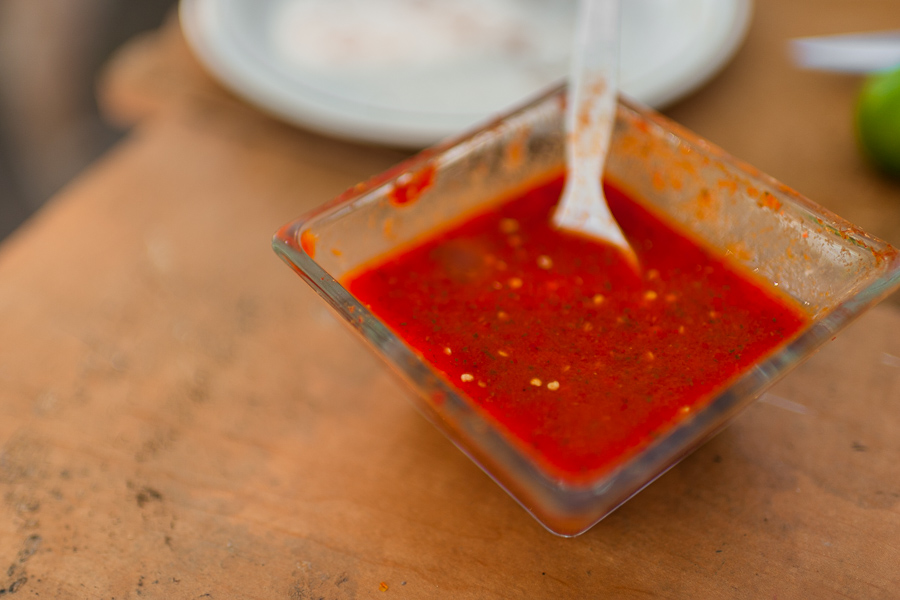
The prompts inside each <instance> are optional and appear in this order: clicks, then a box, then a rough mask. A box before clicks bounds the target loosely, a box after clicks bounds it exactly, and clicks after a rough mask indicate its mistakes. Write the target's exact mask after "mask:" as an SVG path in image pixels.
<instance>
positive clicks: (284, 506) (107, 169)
mask: <svg viewBox="0 0 900 600" xmlns="http://www.w3.org/2000/svg"><path fill="white" fill-rule="evenodd" d="M895 13H896V11H895V6H894V4H893V3H892V2H890V1H880V2H879V1H876V0H868V1H865V2H863V1H855V2H854V1H850V0H844V1H837V0H819V1H818V2H815V3H812V2H802V1H800V0H794V1H791V2H787V1H784V0H759V1H758V2H757V9H756V14H755V17H754V22H753V26H752V30H751V32H750V36H749V38H748V40H747V43H746V45H745V47H744V48H743V49H742V50H741V52H740V53H739V54H738V56H737V58H736V59H735V61H734V63H733V64H732V65H731V66H730V67H729V68H728V69H726V71H725V72H723V73H722V74H721V76H720V77H719V78H717V79H716V80H715V81H714V82H712V83H711V84H710V85H709V86H708V87H706V88H705V89H704V90H702V91H700V92H699V93H697V94H696V95H694V96H693V97H691V98H689V99H687V100H685V101H683V102H682V103H681V104H680V105H678V106H676V107H673V108H671V109H670V110H669V111H668V112H669V114H671V115H672V116H673V117H675V118H676V119H678V120H680V121H682V122H683V123H685V124H687V125H688V126H690V127H692V128H694V129H696V130H698V131H699V132H700V133H702V134H705V135H708V136H709V137H710V138H712V139H713V141H716V142H718V143H720V144H721V145H723V146H724V147H726V148H728V149H729V150H730V151H732V152H733V153H734V154H736V155H737V156H739V157H741V158H744V159H747V160H749V161H750V162H752V163H755V164H757V165H758V166H760V167H762V168H763V169H764V170H767V171H770V172H771V173H773V174H774V175H776V176H778V177H780V178H781V179H783V180H784V181H785V182H786V183H788V184H790V185H793V186H795V187H797V188H798V189H800V190H801V191H804V192H805V193H807V194H808V195H810V196H811V197H813V198H815V199H816V200H818V201H820V202H821V203H823V204H826V205H828V206H829V207H831V208H832V209H834V210H836V211H837V212H839V213H841V214H843V215H844V216H846V217H848V218H850V219H851V220H853V221H855V222H857V223H858V224H859V225H861V226H863V227H864V228H866V229H870V230H871V231H873V232H874V233H876V234H879V235H880V236H882V237H884V238H887V239H889V240H891V241H893V242H894V243H900V203H898V190H900V187H898V184H897V183H896V182H892V181H888V180H886V179H883V178H881V177H879V176H878V175H877V174H875V173H874V172H872V171H871V170H870V169H869V168H868V167H866V165H865V164H864V163H863V162H862V161H861V160H860V159H859V158H858V155H857V153H856V151H855V149H854V148H853V144H852V131H851V128H850V124H849V115H850V107H851V105H852V100H853V95H854V93H855V89H856V87H857V85H858V81H857V80H855V79H852V78H847V77H839V76H833V75H824V74H811V73H800V72H797V71H794V70H793V69H792V68H791V67H790V65H789V63H788V60H787V57H786V55H785V53H784V43H785V41H786V39H787V38H788V37H791V36H795V35H806V34H815V33H833V32H839V31H848V30H853V29H878V28H884V27H887V26H890V25H891V23H889V22H888V21H889V18H893V19H895V20H896V19H897V18H898V17H897V15H896V14H895ZM892 25H893V26H896V25H897V23H896V22H895V23H893V24H892ZM100 89H101V100H102V102H103V105H104V107H105V111H106V112H107V114H109V115H111V116H112V117H114V118H117V119H119V120H120V121H123V122H128V123H133V124H134V130H133V133H132V134H131V135H130V137H129V139H128V140H127V141H125V142H124V143H123V144H121V145H120V146H119V147H118V148H116V149H115V150H114V151H113V152H112V153H111V154H110V155H108V156H107V157H105V158H104V159H103V160H101V161H100V162H99V163H98V164H96V165H95V166H93V167H92V168H91V169H89V170H88V171H87V172H86V173H84V174H83V176H82V177H81V178H80V179H78V180H77V181H75V182H74V183H73V184H71V185H70V186H69V187H68V188H67V189H66V190H64V191H63V192H62V193H61V194H60V195H59V196H58V197H56V198H55V199H54V200H53V201H52V202H50V204H49V205H48V206H47V207H46V208H45V209H44V210H43V211H42V212H41V213H40V214H38V215H37V216H36V217H35V218H34V219H32V221H30V222H29V223H28V224H27V225H26V226H25V227H24V228H22V229H21V230H20V231H19V232H17V234H15V235H14V236H13V237H12V238H10V239H8V240H7V241H6V242H5V243H4V245H3V246H2V248H0V339H2V340H3V343H2V345H0V589H2V590H5V592H6V594H9V595H12V594H14V593H17V594H21V595H22V596H23V597H32V596H38V595H39V596H40V597H44V598H48V597H51V598H116V599H117V600H121V599H123V598H138V597H146V598H267V599H268V598H294V599H313V598H325V599H330V598H353V597H377V598H391V597H396V598H426V597H435V596H441V597H460V598H506V597H516V598H536V597H547V598H584V597H609V598H649V597H658V598H684V597H695V598H706V597H710V598H778V599H784V598H832V597H841V598H844V597H854V598H896V597H898V594H900V474H898V464H900V335H898V331H900V311H898V310H897V308H896V307H895V306H893V305H892V304H891V303H886V304H884V305H882V306H881V307H879V308H877V309H875V310H873V311H871V312H870V313H868V314H867V315H866V316H864V317H863V318H862V319H860V320H859V321H858V322H857V323H856V324H854V325H853V326H852V327H851V328H849V329H848V330H847V331H846V332H845V333H843V334H842V335H841V336H839V337H838V339H837V340H835V341H834V342H833V343H832V344H830V345H829V346H827V347H826V348H825V349H824V350H822V351H821V352H820V353H819V354H818V355H816V356H815V357H813V358H812V359H811V360H810V361H808V362H807V363H806V364H805V365H803V366H802V367H800V368H799V369H798V370H797V371H795V372H794V373H793V374H792V375H791V376H789V377H788V378H787V379H785V380H784V381H783V382H782V383H781V384H779V385H778V386H777V387H776V388H775V389H774V390H772V392H771V393H770V394H769V395H767V396H765V397H764V399H763V401H762V402H759V403H757V404H755V405H754V406H753V407H751V408H750V409H749V410H748V411H746V412H745V413H744V414H743V415H742V416H741V417H740V418H739V419H738V420H737V421H736V422H735V423H734V424H733V425H732V426H731V427H730V428H728V429H727V430H726V431H725V432H724V433H722V434H721V435H719V436H718V437H717V438H715V439H714V440H713V441H711V442H710V443H708V444H707V445H705V446H704V447H703V448H702V449H700V450H699V451H698V452H696V453H695V454H693V455H692V456H691V457H689V458H688V459H687V460H685V461H683V462H682V463H681V464H680V465H678V466H677V467H676V468H674V469H672V470H671V471H670V472H669V473H668V474H666V475H665V476H664V477H662V478H661V479H660V480H659V481H657V482H656V483H654V484H653V485H652V486H650V487H649V488H648V489H646V490H645V491H644V492H642V493H641V494H639V495H638V496H637V497H635V498H634V499H633V500H632V501H630V502H629V503H627V504H626V505H625V506H624V507H622V508H621V509H620V510H618V511H617V512H615V513H614V514H613V515H611V516H610V517H609V518H607V519H606V520H604V521H603V522H601V523H600V524H599V525H598V526H596V527H595V528H593V529H592V530H591V531H589V532H588V533H586V534H585V535H583V536H581V537H578V538H575V539H562V538H558V537H554V536H552V535H550V534H549V533H547V532H546V531H544V530H543V529H542V528H541V527H540V526H539V525H538V524H537V523H536V522H534V521H533V520H532V519H531V518H530V517H529V516H527V515H526V514H525V512H524V511H522V510H521V509H520V508H519V507H518V506H517V505H516V504H515V503H514V502H513V501H512V500H511V499H510V498H509V497H507V496H506V495H505V494H504V493H503V492H502V491H501V490H500V489H499V488H498V487H497V486H496V485H495V484H494V483H492V482H491V481H490V480H489V479H488V478H487V477H486V476H485V475H484V474H482V473H481V472H480V471H479V470H478V469H477V468H476V467H475V466H474V465H473V464H472V463H470V462H469V461H468V460H467V459H466V458H464V457H463V456H462V454H461V453H459V452H458V451H457V450H456V449H454V448H453V447H452V446H451V445H450V443H449V442H447V441H446V440H445V439H444V438H443V437H442V436H441V435H439V434H438V433H437V432H436V431H435V430H434V429H433V428H432V427H431V426H430V425H429V424H427V423H426V422H425V421H424V419H422V418H421V417H420V416H419V415H418V414H417V413H416V412H415V411H414V410H413V408H412V407H411V405H410V404H409V403H408V402H407V400H406V399H405V397H404V395H405V392H404V391H403V390H401V389H400V388H399V387H398V386H397V385H396V384H395V382H394V381H393V379H392V378H391V376H390V375H389V374H388V373H387V372H386V371H385V369H384V368H382V366H381V365H380V364H378V363H377V362H376V361H375V359H374V358H372V357H370V356H369V354H368V353H367V352H366V351H365V350H364V348H363V347H362V345H361V344H360V343H359V342H358V341H357V340H356V339H355V338H354V337H353V336H352V335H351V334H350V333H349V332H346V331H345V330H344V329H343V328H342V327H341V326H340V325H339V324H338V323H337V322H336V320H335V319H333V318H332V317H331V316H330V314H329V313H328V312H327V311H326V309H325V308H324V306H323V305H322V303H320V302H319V301H318V300H317V298H316V297H315V296H314V295H313V293H312V292H311V291H310V290H308V289H307V288H306V286H305V285H303V284H302V283H301V282H300V281H299V279H298V278H297V277H296V276H295V275H294V274H293V273H291V272H290V270H288V269H287V268H286V267H285V266H284V265H283V264H281V262H280V261H279V260H278V259H277V258H276V257H275V255H274V254H273V253H272V251H271V249H270V247H269V240H270V236H271V234H272V233H273V232H274V230H275V229H276V228H277V227H278V226H279V225H281V224H283V223H284V222H286V221H288V220H290V219H292V218H293V217H295V216H297V215H299V214H300V213H301V212H303V211H304V210H306V209H309V208H310V207H313V206H315V205H317V204H319V203H321V202H323V201H325V200H327V199H328V198H330V197H332V196H334V195H335V194H337V193H338V192H340V191H341V190H342V189H344V188H345V187H348V186H350V185H352V184H353V183H355V182H357V181H359V180H361V179H363V178H365V177H367V176H369V175H371V174H374V173H376V172H378V171H380V170H382V169H384V168H385V167H387V166H389V165H391V164H393V163H394V162H396V161H397V160H398V159H400V158H402V157H403V156H404V155H403V154H402V153H400V152H396V151H390V150H385V149H378V148H371V147H363V146H356V145H352V144H347V143H343V142H339V141H333V140H329V139H325V138H322V137H318V136H316V135H313V134H310V133H305V132H302V131H299V130H297V129H294V128H291V127H289V126H286V125H283V124H280V123H278V122H276V121H274V120H272V119H270V118H268V117H266V116H263V115H262V114H260V113H258V112H257V111H256V110H254V109H253V108H250V107H248V106H246V105H244V104H242V103H241V102H239V101H238V100H236V99H235V98H233V97H232V96H230V95H229V94H227V93H226V92H224V91H223V90H222V89H220V88H219V87H218V86H217V85H216V84H215V83H213V82H212V81H211V80H210V79H209V78H208V77H207V76H206V75H204V74H203V72H202V70H201V69H200V68H199V67H198V65H197V64H196V63H195V62H194V60H193V59H192V57H191V55H190V54H189V52H188V50H187V49H186V47H185V45H184V42H183V40H182V38H181V36H180V32H179V30H178V28H177V25H176V24H175V23H174V22H173V23H170V24H169V25H168V26H167V27H165V28H164V29H163V30H161V31H160V32H159V33H156V34H153V35H150V36H148V37H146V38H143V39H139V40H135V41H133V42H132V43H130V44H129V45H128V46H127V47H126V48H125V49H124V50H122V51H121V52H120V54H119V55H118V57H117V58H116V60H115V61H114V62H113V63H112V64H111V65H110V67H109V70H108V73H107V76H106V77H105V79H104V81H103V82H102V83H101V86H100ZM2 594H3V592H0V595H2Z"/></svg>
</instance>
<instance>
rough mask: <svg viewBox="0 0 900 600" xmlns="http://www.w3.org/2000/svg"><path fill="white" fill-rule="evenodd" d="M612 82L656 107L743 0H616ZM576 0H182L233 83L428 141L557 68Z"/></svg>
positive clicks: (740, 25) (254, 93) (713, 51)
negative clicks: (617, 58)
mask: <svg viewBox="0 0 900 600" xmlns="http://www.w3.org/2000/svg"><path fill="white" fill-rule="evenodd" d="M622 5H623V8H622V48H621V85H622V89H623V91H624V92H625V93H626V94H628V95H630V96H631V97H633V98H636V99H637V100H639V101H641V102H644V103H646V104H649V105H650V106H654V107H656V108H660V107H662V106H664V105H666V104H668V103H670V102H672V101H673V100H676V99H677V98H680V97H682V96H683V95H685V94H687V93H688V92H690V91H692V90H694V89H695V88H696V87H698V86H699V85H701V84H702V83H704V82H705V81H706V80H707V79H709V78H710V77H712V75H714V74H715V73H716V72H717V71H718V70H719V69H720V68H721V67H722V66H724V65H725V63H726V62H727V61H728V60H729V59H730V58H731V56H732V55H733V54H734V52H735V51H736V50H737V48H738V46H739V45H740V43H741V41H742V40H743V37H744V33H745V32H746V28H747V25H748V22H749V17H750V9H751V6H750V5H751V0H625V1H624V2H623V3H622ZM574 13H575V2H574V1H573V0H181V6H180V16H181V23H182V27H183V29H184V32H185V36H186V37H187V40H188V42H189V44H190V46H191V48H192V49H193V50H194V52H195V53H196V54H197V56H198V57H199V59H200V60H201V61H202V62H203V63H204V64H205V65H206V67H207V68H208V69H209V70H210V71H211V72H212V73H213V74H214V75H215V76H216V77H218V78H219V79H220V80H221V81H222V82H223V83H224V84H225V85H227V86H228V87H230V88H231V89H232V90H233V91H235V92H236V93H237V94H239V95H241V96H243V97H244V98H245V99H247V100H249V101H250V102H252V103H255V104H256V105H258V106H260V107H261V108H263V109H265V110H267V111H269V112H271V113H273V114H275V115H277V116H279V117H281V118H283V119H285V120H287V121H289V122H291V123H295V124H297V125H300V126H303V127H306V128H308V129H312V130H316V131H319V132H322V133H325V134H329V135H335V136H338V137H343V138H348V139H354V140H359V141H366V142H375V143H381V144H388V145H394V146H404V147H423V146H427V145H430V144H432V143H434V142H436V141H438V140H440V139H442V138H444V137H446V136H448V135H452V134H456V133H459V132H461V131H463V130H465V129H468V128H469V127H471V126H472V125H474V124H476V123H478V122H480V121H482V120H484V119H485V118H488V117H490V116H491V115H494V114H496V113H498V112H501V111H503V110H505V109H507V108H509V107H510V106H512V105H514V104H518V103H520V102H521V101H522V100H523V99H524V98H526V97H529V96H532V95H534V94H535V93H536V92H538V91H539V90H542V89H545V88H547V87H548V86H550V85H553V84H555V83H557V82H559V81H560V80H561V79H562V78H563V77H564V76H565V74H566V71H567V68H568V67H567V63H568V55H569V46H570V38H571V30H572V27H573V20H574Z"/></svg>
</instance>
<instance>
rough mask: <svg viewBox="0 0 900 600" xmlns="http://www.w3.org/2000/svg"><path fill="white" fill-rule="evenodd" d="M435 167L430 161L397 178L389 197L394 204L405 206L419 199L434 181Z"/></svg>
mask: <svg viewBox="0 0 900 600" xmlns="http://www.w3.org/2000/svg"><path fill="white" fill-rule="evenodd" d="M434 174H435V167H434V165H433V164H431V163H429V164H427V165H425V166H424V167H422V168H421V169H419V170H418V171H414V172H412V173H404V174H403V175H401V176H400V177H398V178H397V181H396V182H395V183H394V187H393V189H391V191H390V193H389V195H388V198H389V199H390V201H391V203H392V204H395V205H397V206H404V205H406V204H412V203H413V202H415V201H416V200H418V199H419V196H421V195H422V192H424V191H425V190H427V189H428V188H429V187H431V184H433V183H434Z"/></svg>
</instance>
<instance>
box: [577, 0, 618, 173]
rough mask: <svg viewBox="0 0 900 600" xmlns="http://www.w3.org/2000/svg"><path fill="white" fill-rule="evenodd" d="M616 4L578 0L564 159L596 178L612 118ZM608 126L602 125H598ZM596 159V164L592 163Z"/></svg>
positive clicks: (615, 78)
mask: <svg viewBox="0 0 900 600" xmlns="http://www.w3.org/2000/svg"><path fill="white" fill-rule="evenodd" d="M618 67H619V0H582V1H581V2H579V14H578V21H577V24H576V29H575V46H574V50H573V55H572V60H571V65H570V69H571V71H570V76H569V82H570V85H569V91H568V98H567V101H568V102H569V106H570V107H571V108H576V110H571V109H570V110H567V111H566V123H565V125H566V132H567V135H569V136H571V138H572V139H570V143H569V144H567V153H568V156H567V157H566V158H567V160H568V162H569V164H570V165H574V164H576V163H584V162H585V160H586V159H587V160H590V164H580V165H579V166H580V167H581V168H584V169H585V172H584V175H587V176H593V175H596V176H597V178H598V179H599V178H600V175H601V174H602V172H603V165H604V163H605V161H606V154H607V152H608V151H609V142H610V135H611V133H612V124H613V123H614V122H615V117H616V102H617V98H616V90H617V89H618V70H619V68H618ZM601 123H607V126H605V127H604V126H600V124H601ZM597 156H599V157H600V158H601V160H600V161H599V162H598V161H596V160H591V158H592V157H597Z"/></svg>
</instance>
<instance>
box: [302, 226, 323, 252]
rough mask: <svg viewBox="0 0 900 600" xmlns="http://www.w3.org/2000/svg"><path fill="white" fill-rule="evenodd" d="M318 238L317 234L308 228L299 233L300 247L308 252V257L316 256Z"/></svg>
mask: <svg viewBox="0 0 900 600" xmlns="http://www.w3.org/2000/svg"><path fill="white" fill-rule="evenodd" d="M318 239H319V236H317V235H316V234H314V233H313V232H312V231H310V230H308V229H307V230H306V231H304V232H303V233H301V234H300V247H301V248H303V251H304V252H306V253H307V254H309V257H310V258H315V257H316V242H317V241H318Z"/></svg>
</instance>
